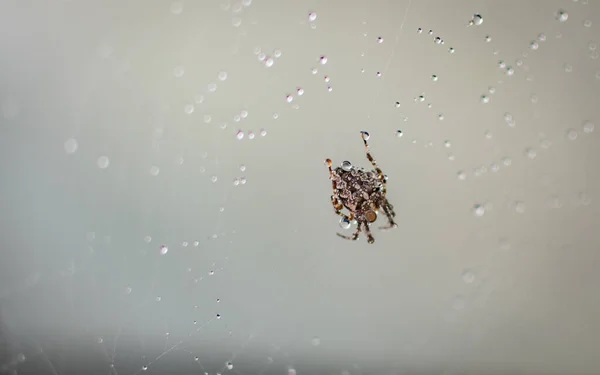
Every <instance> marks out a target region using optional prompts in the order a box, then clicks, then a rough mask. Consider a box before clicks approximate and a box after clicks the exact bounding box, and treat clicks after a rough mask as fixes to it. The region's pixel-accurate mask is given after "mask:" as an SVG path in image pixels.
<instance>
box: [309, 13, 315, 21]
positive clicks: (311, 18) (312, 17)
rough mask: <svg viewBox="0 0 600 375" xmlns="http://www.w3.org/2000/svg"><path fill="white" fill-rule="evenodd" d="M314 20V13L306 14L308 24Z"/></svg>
mask: <svg viewBox="0 0 600 375" xmlns="http://www.w3.org/2000/svg"><path fill="white" fill-rule="evenodd" d="M316 19H317V13H315V12H310V13H308V21H309V22H314V21H315V20H316Z"/></svg>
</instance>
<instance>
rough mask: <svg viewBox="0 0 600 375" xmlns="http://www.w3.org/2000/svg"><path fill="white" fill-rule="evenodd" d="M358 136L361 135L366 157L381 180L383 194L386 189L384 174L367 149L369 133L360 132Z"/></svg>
mask: <svg viewBox="0 0 600 375" xmlns="http://www.w3.org/2000/svg"><path fill="white" fill-rule="evenodd" d="M360 136H361V137H362V140H363V142H364V144H365V153H366V154H367V159H369V161H370V162H371V165H372V166H373V168H375V171H376V172H377V174H378V175H379V179H380V180H381V181H383V192H384V194H385V189H386V181H385V175H384V174H383V171H382V170H381V169H379V167H378V166H377V162H376V161H375V159H374V158H373V156H372V155H371V152H370V151H369V144H368V143H367V139H368V138H369V133H367V132H361V133H360Z"/></svg>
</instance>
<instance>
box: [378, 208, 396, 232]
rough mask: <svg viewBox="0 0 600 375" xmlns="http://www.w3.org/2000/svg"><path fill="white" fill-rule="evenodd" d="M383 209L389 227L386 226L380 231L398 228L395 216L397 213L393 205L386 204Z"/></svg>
mask: <svg viewBox="0 0 600 375" xmlns="http://www.w3.org/2000/svg"><path fill="white" fill-rule="evenodd" d="M382 209H383V212H385V216H387V219H388V225H386V226H385V227H379V229H381V230H387V229H393V228H398V224H396V222H394V216H396V213H395V212H394V209H393V207H392V205H391V204H389V203H387V202H386V204H385V205H383V207H382Z"/></svg>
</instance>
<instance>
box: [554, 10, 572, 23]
mask: <svg viewBox="0 0 600 375" xmlns="http://www.w3.org/2000/svg"><path fill="white" fill-rule="evenodd" d="M556 19H557V20H558V21H560V22H565V21H566V20H567V19H569V14H568V13H567V11H565V10H562V9H559V10H558V12H556Z"/></svg>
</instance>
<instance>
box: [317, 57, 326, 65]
mask: <svg viewBox="0 0 600 375" xmlns="http://www.w3.org/2000/svg"><path fill="white" fill-rule="evenodd" d="M319 61H320V62H321V65H325V64H327V56H321V57H320V59H319Z"/></svg>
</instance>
